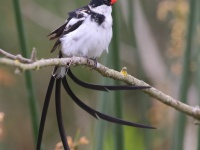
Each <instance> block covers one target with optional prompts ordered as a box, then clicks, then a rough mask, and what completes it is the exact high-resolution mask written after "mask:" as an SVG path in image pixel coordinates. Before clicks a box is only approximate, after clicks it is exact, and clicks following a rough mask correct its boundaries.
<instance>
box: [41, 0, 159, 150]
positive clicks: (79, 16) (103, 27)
mask: <svg viewBox="0 0 200 150" xmlns="http://www.w3.org/2000/svg"><path fill="white" fill-rule="evenodd" d="M115 2H116V0H92V1H91V2H90V3H89V4H88V5H87V6H84V7H82V8H79V9H76V10H74V11H72V12H69V13H68V14H69V18H68V19H67V20H66V21H65V23H64V24H63V25H62V26H60V27H59V28H57V29H56V30H54V31H53V32H52V33H50V34H49V35H48V36H50V40H53V39H57V41H56V42H55V44H54V46H53V48H52V50H51V52H53V51H54V50H56V49H57V48H58V49H59V50H60V51H59V58H62V57H72V56H80V57H85V58H87V59H93V60H95V61H96V58H97V57H100V56H101V54H102V52H103V51H108V46H109V44H110V41H111V39H112V24H113V20H112V16H111V13H112V5H113V4H114V3H115ZM67 76H69V77H70V78H71V79H72V80H73V81H74V82H75V83H76V84H78V85H80V86H82V87H84V88H89V89H92V90H99V91H106V92H108V91H112V90H136V89H146V88H150V87H149V86H129V85H123V86H112V85H97V84H90V83H86V82H83V81H81V80H79V79H78V78H77V77H76V76H74V74H73V73H72V72H71V70H70V67H58V66H55V68H54V71H53V73H52V76H51V79H50V82H49V85H48V89H47V93H46V97H45V101H44V105H43V110H42V116H41V121H40V127H39V133H38V141H37V150H40V147H41V141H42V136H43V130H44V125H45V120H46V115H47V110H48V106H49V102H50V98H51V94H52V90H53V87H54V83H55V81H56V85H55V104H56V115H57V123H58V128H59V132H60V136H61V140H62V143H63V147H64V149H65V150H70V149H69V146H68V143H67V139H66V134H65V130H64V125H63V121H62V111H61V100H60V93H61V90H60V89H61V82H62V84H63V87H64V89H65V90H66V92H67V93H68V94H69V96H70V97H71V99H72V100H73V101H74V102H75V103H76V104H77V105H78V106H79V107H81V108H82V109H83V110H85V111H86V112H87V113H89V114H90V115H92V116H93V117H95V118H96V119H99V118H101V119H103V120H106V121H109V122H113V123H116V124H121V125H128V126H133V127H138V128H147V129H155V128H154V127H150V126H146V125H141V124H136V123H132V122H128V121H124V120H121V119H118V118H114V117H111V116H108V115H105V114H103V113H101V112H98V111H96V110H94V109H92V108H91V107H89V106H87V105H86V104H85V103H83V102H82V101H81V100H80V99H79V98H78V97H77V96H76V95H75V94H74V93H73V91H72V90H71V88H70V87H69V85H68V82H67Z"/></svg>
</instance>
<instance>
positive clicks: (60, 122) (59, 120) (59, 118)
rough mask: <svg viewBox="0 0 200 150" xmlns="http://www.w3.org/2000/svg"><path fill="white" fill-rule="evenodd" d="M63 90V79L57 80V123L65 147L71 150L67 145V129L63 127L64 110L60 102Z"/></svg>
mask: <svg viewBox="0 0 200 150" xmlns="http://www.w3.org/2000/svg"><path fill="white" fill-rule="evenodd" d="M60 88H61V79H57V80H56V90H55V103H56V116H57V123H58V129H59V132H60V137H61V140H62V143H63V147H64V149H65V150H70V148H69V145H68V143H67V138H66V134H65V128H64V125H63V120H62V109H61V100H60V92H61V90H60Z"/></svg>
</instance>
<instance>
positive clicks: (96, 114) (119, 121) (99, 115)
mask: <svg viewBox="0 0 200 150" xmlns="http://www.w3.org/2000/svg"><path fill="white" fill-rule="evenodd" d="M62 83H63V86H64V88H65V90H66V92H67V93H68V94H69V96H70V97H71V98H72V100H73V101H74V102H75V103H76V104H77V105H78V106H79V107H81V108H82V109H83V110H85V111H86V112H88V113H89V114H90V115H92V116H93V117H95V118H96V119H99V118H101V119H103V120H106V121H109V122H113V123H116V124H121V125H127V126H133V127H138V128H147V129H155V128H154V127H150V126H146V125H142V124H136V123H132V122H128V121H124V120H122V119H118V118H114V117H111V116H108V115H105V114H103V113H100V112H98V111H96V110H94V109H92V108H90V107H89V106H87V105H86V104H84V103H83V102H82V101H81V100H80V99H79V98H78V97H76V95H75V94H74V93H73V92H72V90H71V89H70V87H69V85H68V82H67V79H66V78H62Z"/></svg>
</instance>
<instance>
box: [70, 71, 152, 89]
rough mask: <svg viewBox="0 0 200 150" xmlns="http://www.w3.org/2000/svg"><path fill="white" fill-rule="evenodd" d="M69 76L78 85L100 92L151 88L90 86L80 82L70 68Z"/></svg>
mask: <svg viewBox="0 0 200 150" xmlns="http://www.w3.org/2000/svg"><path fill="white" fill-rule="evenodd" d="M67 74H68V75H69V77H70V78H71V79H72V80H73V81H74V82H75V83H76V84H78V85H80V86H82V87H84V88H88V89H92V90H99V91H106V92H108V91H109V90H110V91H114V90H141V89H147V88H151V87H150V86H135V85H117V86H116V85H114V86H113V85H97V84H90V83H86V82H83V81H81V80H79V79H78V78H77V77H76V76H75V75H74V74H73V73H72V71H71V69H70V68H68V70H67Z"/></svg>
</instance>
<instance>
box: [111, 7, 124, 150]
mask: <svg viewBox="0 0 200 150" xmlns="http://www.w3.org/2000/svg"><path fill="white" fill-rule="evenodd" d="M117 7H118V5H114V7H113V40H112V43H111V46H112V49H111V55H112V60H113V68H114V69H115V70H120V69H121V68H120V56H119V52H120V49H119V46H120V45H119V43H120V40H119V35H120V33H119V18H118V15H117V12H118V11H117V10H118V8H117ZM114 84H115V85H118V84H119V81H114ZM121 101H122V95H121V92H119V91H117V92H114V113H115V116H116V117H118V118H122V107H123V106H122V103H121ZM114 133H115V136H114V143H115V150H122V149H124V134H123V127H122V126H119V125H115V126H114Z"/></svg>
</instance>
